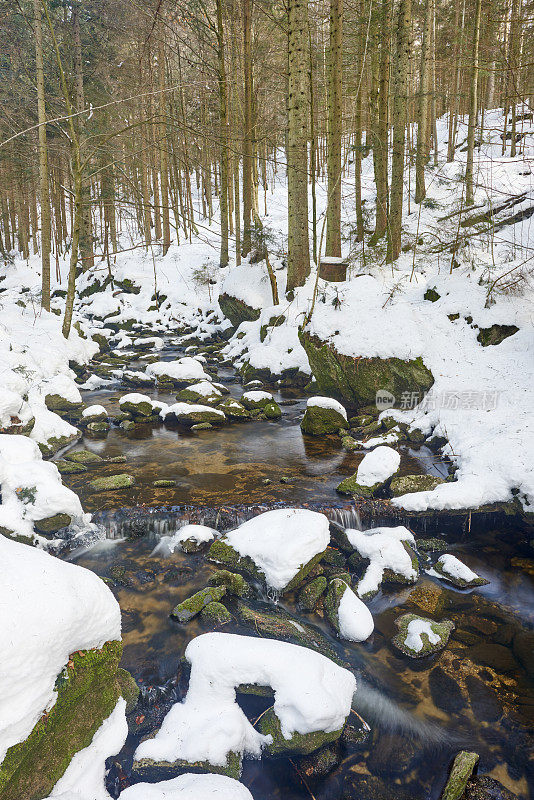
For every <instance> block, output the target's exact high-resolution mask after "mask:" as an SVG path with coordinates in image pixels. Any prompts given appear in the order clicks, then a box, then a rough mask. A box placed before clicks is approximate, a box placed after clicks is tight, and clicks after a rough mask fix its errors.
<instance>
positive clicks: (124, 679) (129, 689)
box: [117, 669, 139, 714]
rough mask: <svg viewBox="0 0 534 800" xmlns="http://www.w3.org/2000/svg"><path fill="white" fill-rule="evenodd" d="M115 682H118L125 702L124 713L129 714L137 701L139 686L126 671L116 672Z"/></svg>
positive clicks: (119, 670)
mask: <svg viewBox="0 0 534 800" xmlns="http://www.w3.org/2000/svg"><path fill="white" fill-rule="evenodd" d="M117 680H118V682H119V686H120V690H121V695H122V697H124V699H125V700H126V713H127V714H130V713H131V712H132V711H133V709H134V708H135V706H136V705H137V701H138V699H139V686H138V685H137V683H136V682H135V679H134V677H133V676H132V675H131V674H130V673H129V672H128V670H126V669H118V670H117Z"/></svg>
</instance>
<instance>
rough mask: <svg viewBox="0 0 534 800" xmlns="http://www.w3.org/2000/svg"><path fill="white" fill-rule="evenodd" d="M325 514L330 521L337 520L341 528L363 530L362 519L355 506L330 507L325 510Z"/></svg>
mask: <svg viewBox="0 0 534 800" xmlns="http://www.w3.org/2000/svg"><path fill="white" fill-rule="evenodd" d="M325 514H326V516H327V517H328V519H330V520H332V522H337V523H338V525H341V527H342V528H345V529H346V528H354V529H356V530H358V531H361V530H363V525H362V520H361V517H360V514H359V511H358V509H357V508H356V506H348V507H346V508H332V509H330V510H329V511H326V510H325Z"/></svg>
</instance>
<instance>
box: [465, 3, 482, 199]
mask: <svg viewBox="0 0 534 800" xmlns="http://www.w3.org/2000/svg"><path fill="white" fill-rule="evenodd" d="M481 9H482V0H476V6H475V21H474V27H473V46H472V49H471V54H472V58H473V64H472V68H471V79H470V84H469V123H468V127H467V159H466V165H465V204H466V205H467V206H472V205H473V203H474V202H475V196H474V190H473V156H474V151H475V130H476V124H477V115H478V48H479V41H480V15H481Z"/></svg>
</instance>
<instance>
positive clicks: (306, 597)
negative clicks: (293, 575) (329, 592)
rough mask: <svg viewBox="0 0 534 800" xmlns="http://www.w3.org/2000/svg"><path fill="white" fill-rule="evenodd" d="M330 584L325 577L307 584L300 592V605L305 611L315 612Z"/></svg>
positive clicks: (319, 577) (321, 576)
mask: <svg viewBox="0 0 534 800" xmlns="http://www.w3.org/2000/svg"><path fill="white" fill-rule="evenodd" d="M327 586H328V582H327V580H326V578H325V577H324V575H319V576H318V577H317V578H314V579H313V580H311V581H309V583H305V584H304V586H303V587H302V589H301V590H300V592H299V605H300V607H301V608H302V609H304V611H313V610H314V609H315V607H316V606H317V603H318V602H319V600H320V599H321V597H322V596H323V595H324V593H325V592H326V588H327Z"/></svg>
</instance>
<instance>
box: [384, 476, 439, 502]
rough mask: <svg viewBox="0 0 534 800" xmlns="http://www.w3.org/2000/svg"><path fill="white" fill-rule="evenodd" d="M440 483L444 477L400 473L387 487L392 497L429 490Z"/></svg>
mask: <svg viewBox="0 0 534 800" xmlns="http://www.w3.org/2000/svg"><path fill="white" fill-rule="evenodd" d="M442 483H445V481H444V479H443V478H438V477H436V476H435V475H402V476H400V477H396V478H393V479H392V481H391V484H390V487H389V488H390V491H391V494H392V495H393V497H400V496H401V495H403V494H409V493H410V492H430V491H432V490H433V489H435V488H436V486H439V485H440V484H442Z"/></svg>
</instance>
